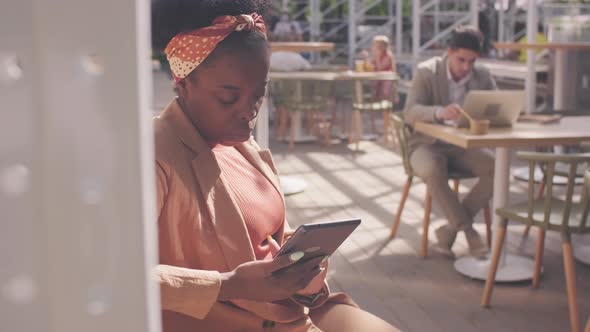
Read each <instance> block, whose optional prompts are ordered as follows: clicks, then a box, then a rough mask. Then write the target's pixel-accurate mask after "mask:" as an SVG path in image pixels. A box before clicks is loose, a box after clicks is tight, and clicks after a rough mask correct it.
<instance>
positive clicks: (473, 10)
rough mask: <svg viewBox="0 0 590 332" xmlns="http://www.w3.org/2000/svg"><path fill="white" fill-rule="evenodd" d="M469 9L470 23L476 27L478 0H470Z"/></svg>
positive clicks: (477, 22) (477, 24) (477, 23)
mask: <svg viewBox="0 0 590 332" xmlns="http://www.w3.org/2000/svg"><path fill="white" fill-rule="evenodd" d="M469 9H470V11H471V24H472V25H473V26H475V27H476V28H477V27H478V26H479V0H471V4H470V6H469Z"/></svg>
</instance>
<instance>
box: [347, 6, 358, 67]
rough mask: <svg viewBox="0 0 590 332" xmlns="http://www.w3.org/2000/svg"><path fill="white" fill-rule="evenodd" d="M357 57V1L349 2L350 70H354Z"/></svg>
mask: <svg viewBox="0 0 590 332" xmlns="http://www.w3.org/2000/svg"><path fill="white" fill-rule="evenodd" d="M355 55H356V0H348V68H353V65H354V57H355Z"/></svg>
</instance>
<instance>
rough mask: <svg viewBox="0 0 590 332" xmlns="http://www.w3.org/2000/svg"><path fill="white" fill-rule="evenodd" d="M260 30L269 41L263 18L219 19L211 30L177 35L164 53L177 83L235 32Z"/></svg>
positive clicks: (209, 28) (244, 16)
mask: <svg viewBox="0 0 590 332" xmlns="http://www.w3.org/2000/svg"><path fill="white" fill-rule="evenodd" d="M242 30H246V31H259V32H261V33H262V34H263V35H264V37H265V38H266V26H265V24H264V20H263V19H262V16H260V15H258V14H256V13H253V14H250V15H238V16H219V17H216V18H215V20H213V24H212V25H211V26H208V27H204V28H200V29H196V30H193V31H189V32H181V33H179V34H177V35H176V36H174V38H172V40H171V41H170V42H169V43H168V45H167V46H166V49H165V50H164V52H165V53H166V58H167V59H168V63H170V69H172V74H173V75H174V80H175V81H176V82H178V81H180V80H182V79H183V78H185V77H186V76H188V74H190V73H191V72H192V71H193V70H195V68H197V66H198V65H200V64H201V63H202V62H203V61H204V60H205V59H206V58H207V57H208V56H209V54H211V52H213V50H214V49H215V47H216V46H217V44H219V43H220V42H221V41H222V40H224V39H225V38H226V37H227V36H229V35H230V34H231V33H232V32H234V31H242Z"/></svg>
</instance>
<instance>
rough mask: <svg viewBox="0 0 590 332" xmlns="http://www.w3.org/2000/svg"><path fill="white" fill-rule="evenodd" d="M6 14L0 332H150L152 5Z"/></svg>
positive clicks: (2, 13)
mask: <svg viewBox="0 0 590 332" xmlns="http://www.w3.org/2000/svg"><path fill="white" fill-rule="evenodd" d="M5 3H6V2H2V3H0V39H1V40H2V44H1V45H0V47H1V49H0V58H4V59H2V60H1V61H0V73H3V74H4V75H0V76H4V77H3V78H0V103H2V105H3V110H4V114H3V119H4V121H2V122H1V123H0V132H1V133H2V135H3V136H2V137H6V138H5V139H1V140H0V156H1V157H0V210H1V211H2V215H3V217H2V218H3V221H6V223H3V228H2V231H0V246H1V247H2V248H4V249H5V250H0V266H2V268H0V317H2V318H1V320H2V323H1V324H2V328H1V329H2V330H6V331H48V332H58V331H59V332H62V331H88V332H99V331H100V332H102V331H120V330H125V331H150V332H151V331H159V330H160V311H159V294H158V288H157V287H156V285H155V284H154V282H153V281H152V280H153V278H152V277H151V269H152V268H153V266H154V265H155V264H156V262H157V242H156V239H157V236H156V231H157V230H156V220H155V213H154V212H155V211H154V206H155V197H154V196H155V194H154V185H155V179H154V157H153V133H152V128H151V121H150V118H151V114H152V113H151V103H152V100H151V82H152V80H151V66H150V44H151V43H150V25H149V17H150V12H149V10H150V9H149V6H150V2H149V1H145V0H142V1H140V0H136V1H123V2H121V1H119V0H104V1H92V0H53V1H45V0H21V1H11V2H10V5H7V4H5ZM64 17H65V18H67V19H64ZM105 22H108V24H105ZM81 27H82V28H81ZM6 55H9V56H8V58H9V59H7V60H5V59H6ZM15 58H16V61H12V60H11V59H13V60H14V59H15ZM6 64H8V66H7V65H6ZM4 135H7V136H4ZM6 249H9V250H6ZM15 255H16V256H15Z"/></svg>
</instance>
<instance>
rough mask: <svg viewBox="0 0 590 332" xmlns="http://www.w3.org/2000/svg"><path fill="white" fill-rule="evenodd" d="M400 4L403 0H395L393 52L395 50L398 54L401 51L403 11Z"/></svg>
mask: <svg viewBox="0 0 590 332" xmlns="http://www.w3.org/2000/svg"><path fill="white" fill-rule="evenodd" d="M402 6H403V0H396V1H395V52H397V54H400V55H401V54H402V52H403V49H402V48H403V39H402V38H403V37H402V32H403V31H402V30H403V22H404V13H403V8H402Z"/></svg>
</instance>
